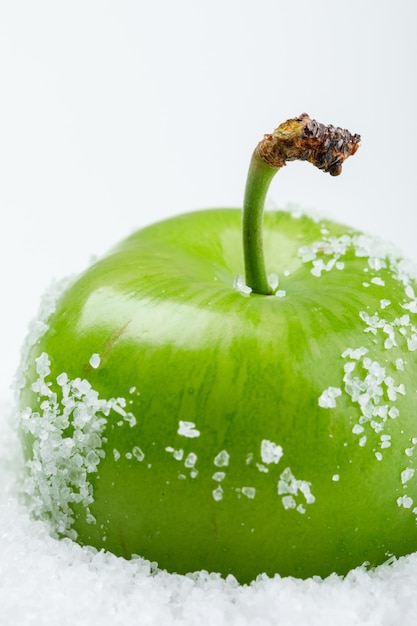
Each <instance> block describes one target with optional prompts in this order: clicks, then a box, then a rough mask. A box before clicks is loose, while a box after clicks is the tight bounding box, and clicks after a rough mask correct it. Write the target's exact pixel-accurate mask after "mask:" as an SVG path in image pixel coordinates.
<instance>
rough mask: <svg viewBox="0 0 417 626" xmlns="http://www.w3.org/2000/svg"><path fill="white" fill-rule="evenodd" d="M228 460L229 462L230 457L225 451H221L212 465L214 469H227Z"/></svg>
mask: <svg viewBox="0 0 417 626" xmlns="http://www.w3.org/2000/svg"><path fill="white" fill-rule="evenodd" d="M229 460H230V455H229V453H228V452H227V450H221V451H220V452H219V453H218V454H216V456H215V457H214V461H213V463H214V465H215V466H216V467H227V466H228V465H229Z"/></svg>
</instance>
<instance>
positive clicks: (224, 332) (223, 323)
mask: <svg viewBox="0 0 417 626" xmlns="http://www.w3.org/2000/svg"><path fill="white" fill-rule="evenodd" d="M323 228H326V229H327V231H328V232H329V235H328V236H337V237H339V236H341V235H343V234H345V233H348V234H352V231H350V230H349V229H348V228H346V227H344V226H341V225H337V224H334V223H331V222H327V221H326V222H324V221H323V220H321V221H314V220H312V219H311V218H309V217H306V216H301V217H294V216H292V215H290V214H289V213H287V212H282V211H277V212H268V213H266V214H265V224H264V246H265V257H266V263H267V267H268V269H269V271H270V272H275V273H276V274H277V275H278V276H279V279H280V284H279V288H280V289H283V290H285V292H286V293H285V296H284V297H276V296H263V295H253V294H251V295H245V294H242V293H240V292H238V291H237V290H236V289H235V288H234V287H233V283H234V280H235V277H236V275H237V274H243V258H242V251H241V249H242V246H241V212H240V211H238V210H234V209H219V210H208V211H199V212H196V213H190V214H186V215H182V216H179V217H176V218H173V219H170V220H166V221H164V222H160V223H157V224H155V225H152V226H150V227H147V228H145V229H143V230H141V231H139V232H136V233H135V234H133V235H132V236H130V237H129V238H127V239H126V240H125V241H123V242H122V243H121V244H120V245H118V246H117V247H116V248H115V249H114V250H113V251H112V252H111V253H110V254H109V255H108V256H107V257H105V258H103V259H102V260H99V261H98V262H97V263H95V264H94V265H93V266H92V267H91V268H89V269H88V270H87V271H86V272H85V273H84V274H83V275H82V276H81V277H80V278H78V279H77V280H76V281H75V282H74V283H73V284H72V285H71V286H70V287H69V288H68V289H67V290H66V291H65V293H64V294H63V295H62V296H61V297H60V299H59V301H58V303H57V306H56V310H55V312H54V313H53V314H52V315H51V317H50V319H49V320H48V328H47V330H46V332H45V333H44V334H43V336H42V337H41V338H40V339H38V340H37V341H36V343H35V345H33V346H32V348H31V350H30V352H29V354H28V356H27V358H26V360H25V363H24V366H23V371H24V375H25V385H24V387H23V389H22V393H21V399H20V403H21V407H22V409H24V408H26V407H30V408H31V409H32V411H34V412H35V411H37V412H40V413H42V409H41V408H40V402H41V400H40V399H39V395H38V393H37V392H34V391H33V390H32V388H31V385H32V384H33V383H34V381H36V379H37V373H36V371H35V358H37V357H38V356H39V355H41V354H42V353H44V352H45V353H47V355H48V356H49V358H50V361H51V375H50V377H49V379H48V380H50V381H52V382H53V381H55V379H56V377H57V376H59V374H61V373H62V372H65V373H67V374H68V376H69V378H71V379H74V378H76V377H81V378H82V379H86V380H88V381H89V382H90V383H91V385H92V387H93V389H94V390H96V391H97V392H98V394H99V396H100V398H105V399H109V398H120V397H122V398H125V399H126V402H127V408H126V410H128V411H130V412H132V413H133V414H134V416H135V418H136V425H134V426H129V425H128V424H127V423H126V422H123V424H121V421H120V415H118V414H117V412H115V411H113V410H112V411H111V412H110V414H109V416H108V418H107V425H106V428H105V431H104V433H103V444H102V445H103V451H104V453H105V456H104V458H102V459H101V460H100V463H99V464H98V467H97V471H95V472H92V473H91V474H89V477H88V479H89V481H90V483H91V487H92V490H93V498H94V501H93V503H92V504H91V506H90V507H89V509H90V512H91V514H92V515H93V516H94V518H95V520H96V522H95V523H94V522H91V520H90V521H89V519H88V516H87V514H86V508H85V507H84V506H82V505H77V504H75V505H71V506H72V508H73V511H74V513H75V521H74V524H73V529H74V530H75V531H76V533H77V541H79V542H80V543H81V544H91V545H93V546H95V547H97V548H99V549H100V548H104V549H106V550H110V551H111V552H113V553H115V554H116V555H121V556H123V557H127V558H129V557H130V556H131V555H132V554H137V555H140V556H143V557H145V558H147V559H150V560H152V561H157V562H158V564H159V567H161V568H164V569H167V570H168V571H170V572H177V573H187V572H191V571H195V570H201V569H204V570H208V571H215V572H220V573H221V574H222V575H225V576H226V575H228V574H233V575H234V576H235V577H236V578H237V579H238V580H239V581H240V582H241V583H248V582H250V581H252V580H253V579H255V578H256V576H257V575H258V574H261V573H266V574H267V575H271V576H272V575H274V574H276V573H279V574H280V575H283V576H286V575H291V576H297V577H302V578H306V577H309V576H312V575H320V576H323V577H324V576H327V575H329V574H331V573H332V572H337V573H339V574H345V573H347V572H348V571H349V570H350V569H351V568H353V567H355V566H359V565H361V564H363V563H364V562H367V563H369V564H370V565H371V566H374V565H377V564H380V563H382V562H384V561H385V560H386V559H388V558H389V557H390V556H391V555H395V556H401V555H404V554H407V553H410V552H412V551H414V550H416V549H417V526H416V514H415V513H414V512H413V510H412V509H413V507H414V504H413V506H410V505H409V506H408V507H405V506H399V504H398V503H397V499H398V498H401V497H403V496H407V497H409V498H411V499H412V500H413V501H414V502H416V503H417V480H416V479H415V478H411V479H410V480H408V481H407V482H406V484H403V480H402V478H401V475H402V472H403V471H404V470H406V469H408V470H410V473H411V474H412V472H413V470H414V469H415V467H416V462H415V459H414V458H413V454H412V452H413V442H412V440H413V438H415V437H417V415H416V414H417V405H416V390H417V363H416V356H415V355H416V354H417V353H416V352H414V351H410V350H407V348H406V346H405V343H404V342H405V340H404V341H403V343H400V341H398V342H397V343H398V345H397V346H396V345H394V346H393V347H392V348H390V349H387V348H386V347H385V346H384V340H385V339H386V338H387V334H386V333H385V334H384V332H383V331H382V330H381V329H379V330H378V331H377V332H376V333H373V332H369V329H368V330H366V328H367V326H366V324H365V323H364V322H363V320H362V319H361V317H360V312H361V311H366V312H368V313H369V315H373V314H374V313H375V312H377V311H379V313H380V315H381V317H385V318H388V317H389V319H391V320H394V319H398V318H399V317H400V316H402V315H404V313H407V312H408V311H405V310H404V308H403V306H402V305H403V304H404V302H406V301H407V297H406V295H405V287H404V284H403V283H402V282H401V281H400V280H397V279H396V278H395V277H393V276H392V272H391V271H389V270H388V269H384V268H382V269H378V270H372V269H370V268H369V263H368V258H367V257H363V256H356V255H355V254H354V252H353V251H352V250H351V249H350V250H348V251H347V252H346V254H345V255H344V256H343V257H341V260H342V261H343V262H344V268H343V269H336V268H333V269H331V270H330V271H324V272H323V273H322V274H321V276H314V275H313V274H312V273H311V269H312V263H311V262H307V261H305V262H304V261H303V260H302V259H301V258H300V256H299V255H298V254H297V252H298V250H299V249H300V247H301V246H305V245H309V244H311V243H313V242H315V241H318V240H320V239H322V238H323V235H322V232H323ZM323 258H324V259H325V261H326V262H327V260H328V258H331V257H323ZM366 268H367V269H366ZM373 276H378V277H382V278H383V280H384V283H385V285H384V286H381V285H379V284H374V283H371V282H370V279H371V278H372V277H373ZM365 281H368V284H369V286H367V287H366V286H364V285H363V283H364V282H365ZM412 284H414V283H412ZM381 299H389V300H390V302H391V304H390V306H388V307H387V309H386V310H384V311H382V310H381ZM409 314H410V317H411V320H412V321H413V320H414V319H415V318H417V315H416V314H414V313H409ZM400 339H401V337H400ZM359 347H364V348H366V349H367V350H368V354H367V356H368V357H370V358H371V359H373V360H374V361H376V362H378V363H379V364H380V365H381V366H383V367H384V368H386V372H387V375H389V376H392V378H393V379H394V380H395V384H396V385H399V384H403V385H404V388H405V390H406V393H405V394H398V396H397V398H396V399H395V401H392V402H391V401H389V400H388V399H387V392H386V387H384V386H383V385H382V387H383V389H384V395H383V397H382V398H381V404H384V403H385V404H388V405H389V406H395V407H396V408H397V409H398V411H399V416H398V417H397V418H396V419H388V420H387V421H386V422H385V423H384V425H383V431H382V433H383V434H384V435H388V436H389V437H390V439H389V442H390V445H389V447H386V448H385V447H384V446H382V447H381V445H382V443H381V432H376V431H375V429H374V428H372V427H371V426H370V423H369V422H368V423H366V424H364V425H363V428H364V434H366V436H367V437H366V444H365V445H359V444H358V439H359V435H358V434H355V433H354V432H352V429H353V427H354V426H355V424H358V422H359V418H360V415H361V410H360V407H359V405H358V402H355V401H353V400H352V397H351V396H350V395H349V394H348V393H346V392H345V391H343V376H344V365H345V363H346V358H344V357H342V356H341V355H342V353H344V351H345V350H346V349H348V348H352V349H357V348H359ZM92 354H98V355H100V365H99V366H98V367H96V368H94V367H92V366H91V365H90V358H91V355H92ZM399 358H403V359H404V361H405V363H406V365H405V367H404V368H403V369H402V370H401V369H398V365H397V366H396V362H397V359H399ZM347 360H349V359H347ZM397 363H398V362H397ZM357 367H359V366H357ZM358 371H359V370H358ZM329 387H335V388H341V389H342V393H341V395H340V396H339V397H337V399H336V406H335V407H334V408H327V407H322V406H320V405H319V397H320V396H321V394H322V393H323V391H324V390H326V389H328V388H329ZM52 388H58V387H57V386H56V385H55V384H54V382H53V385H52ZM133 388H134V389H133ZM180 421H185V422H191V423H193V424H194V425H195V429H197V430H198V432H199V433H200V434H199V436H193V437H187V436H184V435H182V434H180V433H179V432H178V431H179V423H180ZM70 432H71V428H69V429H68V434H69V436H70ZM194 434H195V432H194ZM22 438H23V442H24V449H25V454H26V457H27V459H28V460H30V459H31V457H32V455H33V446H34V443H35V440H36V437H33V436H32V435H31V434H30V433H28V432H24V433H23V435H22ZM262 441H270V442H274V443H275V444H276V445H277V446H281V447H282V451H283V454H282V458H281V459H280V460H279V462H277V463H275V462H270V460H269V462H267V463H265V462H263V461H262V458H261V443H262ZM134 446H138V447H139V448H140V450H141V451H142V452H143V454H144V458H143V459H142V460H138V459H137V458H136V456H135V455H132V449H133V447H134ZM166 448H168V450H167V449H166ZM172 450H176V451H179V450H183V457H182V459H178V458H175V455H174V452H173V451H172ZM223 450H226V451H227V453H228V455H229V463H228V465H227V466H219V464H217V465H216V464H215V462H214V461H215V459H216V457H217V455H218V454H219V453H220V452H221V451H223ZM114 451H116V453H115V452H114ZM376 452H380V453H381V455H382V458H381V460H378V458H377V457H376V455H375V453H376ZM190 453H194V454H195V455H196V456H197V460H196V461H194V466H193V467H191V468H190V467H187V466H186V465H185V459H186V458H187V457H188V455H189V454H190ZM176 454H177V455H179V456H180V455H181V453H180V452H177V453H176ZM126 455H127V456H126ZM116 457H117V458H116ZM188 458H189V459H190V457H188ZM217 458H218V457H217ZM189 465H190V463H189ZM191 465H192V463H191ZM288 467H289V468H290V469H291V472H292V475H293V476H294V477H295V478H296V479H297V480H299V481H307V483H309V485H310V489H311V493H312V494H313V495H314V499H315V500H314V502H309V503H308V502H306V498H305V497H304V496H303V494H302V492H301V491H300V489H298V490H297V489H295V492H296V493H295V494H293V499H294V501H295V504H296V505H297V506H298V505H299V504H301V505H302V509H304V511H305V512H302V511H301V512H300V511H299V510H297V509H296V508H285V507H284V506H283V500H282V498H283V494H282V493H278V491H279V489H278V483H279V480H280V477H281V479H282V473H283V472H284V470H285V469H286V468H288ZM192 469H195V470H197V471H198V473H194V476H192V475H191V472H192ZM215 472H224V477H223V480H220V478H221V476H218V475H217V480H216V479H213V475H214V474H215ZM416 478H417V474H416ZM303 484H304V483H303ZM219 485H220V486H221V489H222V493H221V496H222V497H221V498H218V499H216V498H215V497H214V496H213V491H214V490H216V488H218V487H219ZM298 486H299V487H300V483H298ZM248 488H249V489H248ZM242 490H243V491H242ZM284 491H285V490H284ZM216 493H217V494H218V493H219V491H217V492H216ZM284 495H285V493H284ZM287 495H288V494H287ZM289 495H291V494H289ZM251 496H252V497H251ZM57 497H58V496H57ZM55 505H56V506H58V508H59V506H61V504H60V502H59V497H58V502H55ZM43 513H44V514H43V517H44V518H48V516H49V511H48V507H47V506H46V505H45V510H44V512H43ZM62 534H65V532H64V533H62Z"/></svg>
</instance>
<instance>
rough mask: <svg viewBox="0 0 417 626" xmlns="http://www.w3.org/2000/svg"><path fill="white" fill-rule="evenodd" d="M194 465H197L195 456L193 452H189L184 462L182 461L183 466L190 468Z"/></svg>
mask: <svg viewBox="0 0 417 626" xmlns="http://www.w3.org/2000/svg"><path fill="white" fill-rule="evenodd" d="M196 463H197V455H196V454H195V452H190V453H189V454H187V456H186V458H185V461H184V466H185V467H189V468H192V467H194V466H195V464H196Z"/></svg>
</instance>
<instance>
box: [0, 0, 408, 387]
mask: <svg viewBox="0 0 417 626" xmlns="http://www.w3.org/2000/svg"><path fill="white" fill-rule="evenodd" d="M416 18H417V9H416V4H415V2H413V0H397V2H392V1H390V2H388V1H387V0H349V2H334V0H298V1H297V2H292V1H289V0H286V1H285V2H283V1H281V0H257V2H253V0H210V2H208V1H204V2H201V1H198V0H175V2H173V1H171V0H153V1H152V2H143V1H140V0H130V1H129V0H113V1H106V0H101V1H99V0H72V1H71V2H63V1H60V0H58V1H57V0H51V1H45V0H37V1H35V2H34V1H31V0H27V1H25V0H13V1H12V0H2V1H1V2H0V211H1V213H0V219H1V229H0V268H1V269H0V272H1V273H0V276H1V291H2V298H1V300H2V305H1V316H2V323H1V326H0V333H1V335H0V345H1V346H2V350H1V356H0V359H1V361H0V385H1V389H6V388H7V387H8V384H9V382H8V381H9V379H10V377H11V372H12V370H13V369H14V368H15V367H16V366H17V363H18V352H19V347H20V345H21V342H22V340H23V336H24V334H25V329H26V325H27V323H28V321H29V320H30V319H31V318H32V317H33V316H34V315H35V314H36V311H37V305H38V300H39V297H40V294H41V293H42V292H43V291H44V290H45V288H46V287H47V286H48V285H49V284H50V282H51V280H52V278H54V277H57V278H59V277H62V276H64V275H68V274H72V273H74V272H77V271H79V270H80V269H82V268H83V267H84V266H85V265H86V264H87V263H88V262H89V260H90V258H91V256H92V255H96V254H102V253H104V252H105V251H106V250H107V249H108V248H109V247H111V246H112V245H113V244H114V243H116V242H117V241H118V240H119V239H121V238H123V237H124V236H126V235H127V234H129V233H130V232H131V231H132V230H134V229H136V228H138V227H140V226H142V225H144V224H148V223H150V222H152V221H155V220H157V219H160V218H163V217H166V216H171V215H174V214H176V213H179V212H183V211H189V210H193V209H199V208H207V207H212V206H240V203H241V200H242V194H243V187H244V182H245V177H246V170H247V165H248V162H249V158H250V155H251V153H252V150H253V148H254V147H255V145H256V143H257V142H258V140H259V139H261V137H262V135H263V134H264V133H265V132H270V131H271V130H272V129H273V128H275V126H277V125H278V124H279V123H280V122H282V121H284V120H285V119H287V118H288V117H293V116H295V115H299V114H300V113H301V112H303V111H307V112H308V113H309V114H310V115H311V116H312V117H315V118H316V119H318V120H319V121H321V122H324V123H333V124H335V125H339V126H343V127H345V128H348V129H349V130H351V131H352V132H358V133H360V134H361V135H362V145H361V148H360V151H359V152H358V153H357V155H356V156H355V158H354V159H351V160H350V161H348V162H347V163H346V165H345V167H344V172H343V174H342V176H341V177H339V178H333V179H332V178H331V177H330V176H327V175H325V174H323V173H322V172H320V171H318V170H316V169H315V168H313V167H311V165H309V164H306V163H296V164H291V165H290V166H289V167H287V168H286V169H285V170H283V171H282V172H280V173H279V175H278V176H277V178H276V179H275V180H274V183H273V185H272V188H271V199H272V201H273V202H274V204H276V205H278V206H285V204H286V203H288V202H294V203H299V204H301V205H302V206H303V207H306V208H310V207H312V208H315V209H318V210H320V211H322V212H324V213H325V214H327V215H329V216H332V217H334V218H335V219H340V220H342V221H345V222H348V223H350V224H352V225H354V226H356V227H358V228H362V229H365V230H371V231H373V232H376V233H377V234H379V235H382V236H383V237H385V238H389V239H391V240H394V241H395V242H396V243H398V244H400V246H402V248H403V249H404V250H405V252H406V254H407V255H408V256H413V255H414V256H417V252H415V230H416V225H417V218H416V208H417V207H416V201H415V193H416V191H415V189H416V185H415V180H416V168H415V165H416V158H415V146H416V144H417V124H416V121H415V119H416V118H415V111H416V110H417V98H416V59H417V37H416V34H415V30H416V25H417V19H416Z"/></svg>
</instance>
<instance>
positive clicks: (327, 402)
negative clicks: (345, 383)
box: [319, 387, 342, 409]
mask: <svg viewBox="0 0 417 626" xmlns="http://www.w3.org/2000/svg"><path fill="white" fill-rule="evenodd" d="M341 395H342V390H341V389H339V387H329V388H328V389H325V390H324V391H323V393H322V394H321V396H320V397H319V406H320V407H321V408H322V409H333V408H335V406H336V398H338V397H339V396H341Z"/></svg>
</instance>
